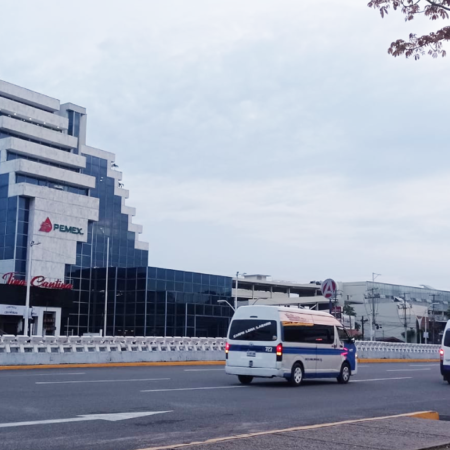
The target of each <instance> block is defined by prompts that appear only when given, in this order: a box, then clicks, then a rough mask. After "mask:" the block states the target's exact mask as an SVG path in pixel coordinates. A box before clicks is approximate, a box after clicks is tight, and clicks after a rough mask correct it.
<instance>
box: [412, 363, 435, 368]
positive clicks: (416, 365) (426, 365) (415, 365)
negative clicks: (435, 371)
mask: <svg viewBox="0 0 450 450" xmlns="http://www.w3.org/2000/svg"><path fill="white" fill-rule="evenodd" d="M410 366H411V367H421V366H423V367H439V364H431V363H430V364H410Z"/></svg>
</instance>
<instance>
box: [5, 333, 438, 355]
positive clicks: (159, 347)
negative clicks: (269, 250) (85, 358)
mask: <svg viewBox="0 0 450 450" xmlns="http://www.w3.org/2000/svg"><path fill="white" fill-rule="evenodd" d="M225 342H226V338H206V337H182V336H170V337H163V336H149V337H145V336H137V337H132V336H127V337H121V336H105V337H102V336H31V337H27V336H14V335H3V336H0V353H83V352H85V353H89V352H123V351H128V352H178V351H188V352H198V351H208V350H224V349H225ZM356 346H357V349H358V352H359V353H360V356H364V355H366V354H371V355H374V354H379V355H382V356H383V357H391V358H392V357H395V356H396V355H397V356H401V355H406V354H417V356H419V355H423V356H425V355H429V356H436V355H438V354H439V348H440V346H439V345H431V344H406V343H391V342H378V341H357V342H356Z"/></svg>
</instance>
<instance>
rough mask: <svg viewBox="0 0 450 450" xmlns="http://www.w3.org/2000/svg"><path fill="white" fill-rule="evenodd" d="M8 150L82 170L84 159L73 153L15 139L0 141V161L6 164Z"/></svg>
mask: <svg viewBox="0 0 450 450" xmlns="http://www.w3.org/2000/svg"><path fill="white" fill-rule="evenodd" d="M8 150H11V151H13V152H14V153H18V154H21V155H26V156H31V157H34V158H38V159H42V160H43V161H49V162H54V163H56V164H65V165H67V166H69V167H74V168H79V169H84V168H85V167H86V158H85V157H83V156H80V155H76V154H74V153H69V152H64V151H61V150H58V149H56V148H52V147H46V146H45V145H39V144H35V143H34V142H30V141H25V140H23V139H18V138H15V137H10V138H4V139H0V152H1V161H2V162H6V160H7V154H6V152H7V151H8Z"/></svg>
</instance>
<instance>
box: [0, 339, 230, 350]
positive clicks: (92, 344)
mask: <svg viewBox="0 0 450 450" xmlns="http://www.w3.org/2000/svg"><path fill="white" fill-rule="evenodd" d="M225 342H226V338H205V337H200V338H189V337H181V336H173V337H162V336H150V337H144V336H137V337H131V336H127V337H120V336H119V337H118V336H115V337H114V336H105V337H102V336H32V337H28V336H14V335H3V336H0V354H1V353H83V352H85V353H89V352H123V351H128V352H178V351H189V352H198V351H208V350H224V349H225Z"/></svg>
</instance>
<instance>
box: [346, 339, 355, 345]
mask: <svg viewBox="0 0 450 450" xmlns="http://www.w3.org/2000/svg"><path fill="white" fill-rule="evenodd" d="M354 343H355V338H351V337H349V338H348V339H347V344H354Z"/></svg>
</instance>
